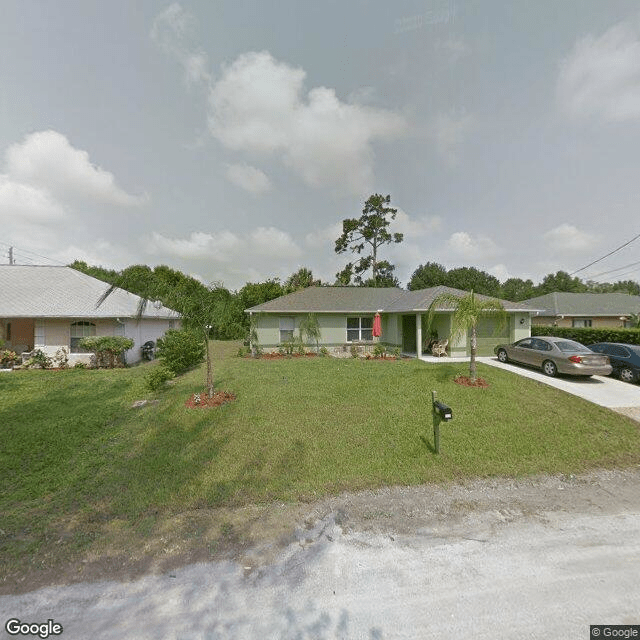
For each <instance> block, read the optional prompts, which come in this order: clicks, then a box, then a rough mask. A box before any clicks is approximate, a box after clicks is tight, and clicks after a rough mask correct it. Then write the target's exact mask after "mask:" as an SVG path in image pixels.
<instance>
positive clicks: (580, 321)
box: [571, 318, 593, 327]
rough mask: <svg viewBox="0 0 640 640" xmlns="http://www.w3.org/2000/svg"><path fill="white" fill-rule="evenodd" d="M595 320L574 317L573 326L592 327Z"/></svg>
mask: <svg viewBox="0 0 640 640" xmlns="http://www.w3.org/2000/svg"><path fill="white" fill-rule="evenodd" d="M592 325H593V320H592V319H591V318H574V319H573V321H572V322H571V326H572V327H591V326H592Z"/></svg>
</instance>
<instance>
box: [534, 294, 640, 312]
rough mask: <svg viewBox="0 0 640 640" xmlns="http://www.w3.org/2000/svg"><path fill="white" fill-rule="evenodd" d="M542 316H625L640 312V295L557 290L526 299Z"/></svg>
mask: <svg viewBox="0 0 640 640" xmlns="http://www.w3.org/2000/svg"><path fill="white" fill-rule="evenodd" d="M524 304H525V305H526V306H528V307H531V308H538V309H541V310H542V311H540V313H539V315H541V316H623V315H629V314H631V313H638V312H640V296H632V295H629V294H628V293H569V292H566V291H556V292H554V293H548V294H546V295H544V296H538V297H537V298H529V299H528V300H524Z"/></svg>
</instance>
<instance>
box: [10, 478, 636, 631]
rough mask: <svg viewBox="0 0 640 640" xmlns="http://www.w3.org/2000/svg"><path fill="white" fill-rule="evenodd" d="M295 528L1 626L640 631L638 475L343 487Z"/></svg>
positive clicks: (39, 602)
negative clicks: (608, 627) (353, 490)
mask: <svg viewBox="0 0 640 640" xmlns="http://www.w3.org/2000/svg"><path fill="white" fill-rule="evenodd" d="M298 525H299V526H297V527H295V528H294V529H293V532H292V534H291V536H290V538H289V540H288V542H287V544H283V543H282V540H280V541H279V542H278V541H276V540H270V539H268V538H265V539H263V540H261V541H260V542H259V543H257V544H256V545H254V546H253V547H252V548H250V549H248V550H244V551H243V554H242V555H241V556H239V557H237V558H235V559H234V560H228V561H223V562H211V563H203V564H194V565H189V566H184V567H182V568H179V569H176V570H173V571H171V572H167V573H163V574H159V575H149V576H145V577H143V578H141V579H138V580H135V581H131V582H116V581H104V582H98V583H81V584H75V585H69V586H57V587H47V588H44V589H40V590H38V591H34V592H30V593H25V594H23V595H9V596H3V597H0V621H1V622H2V624H3V627H4V623H5V621H6V620H8V619H10V618H17V619H20V620H21V621H22V622H29V623H31V622H36V623H42V622H46V621H47V620H48V619H53V620H54V621H55V623H59V624H61V625H62V627H63V633H62V635H61V636H60V637H62V638H63V639H64V640H75V639H85V638H95V639H98V640H102V639H105V640H108V639H112V638H113V639H116V638H117V639H121V638H126V639H134V640H135V639H141V640H143V639H144V640H146V639H152V638H153V639H154V640H155V639H160V638H161V639H175V640H178V639H180V640H191V639H193V640H195V639H208V638H212V639H213V638H215V639H220V640H222V639H225V640H226V639H232V638H233V639H234V640H236V639H243V638H260V639H261V640H262V639H274V640H275V639H278V640H281V639H283V638H287V639H288V638H291V639H294V638H295V639H301V640H302V639H307V638H309V639H312V638H313V639H325V638H326V639H333V638H345V639H346V638H367V639H376V640H381V639H385V640H389V639H395V638H407V639H408V638H411V639H414V638H474V639H482V638H487V639H488V638H492V639H493V638H505V639H506V638H509V639H512V638H545V639H546V638H553V639H554V640H556V639H563V638H567V639H569V638H571V639H572V640H573V639H575V638H585V639H587V638H589V625H590V624H605V623H606V624H636V625H638V624H640V579H639V576H640V469H638V468H636V469H632V470H627V471H602V472H598V473H592V474H588V475H584V476H579V477H543V478H536V479H529V480H522V481H513V480H482V481H476V482H473V483H469V484H465V485H456V486H450V487H432V486H427V487H417V488H415V487H414V488H403V487H398V488H393V489H387V490H383V491H378V492H362V493H359V494H354V495H343V496H339V497H336V498H331V499H327V500H323V501H321V502H318V503H317V504H314V505H310V506H309V507H308V508H307V509H306V513H305V514H304V518H302V519H301V520H300V521H299V523H298ZM4 633H5V636H6V637H21V636H9V635H8V634H7V633H6V632H4ZM50 637H54V636H50Z"/></svg>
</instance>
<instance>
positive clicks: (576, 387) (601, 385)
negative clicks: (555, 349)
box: [478, 357, 640, 409]
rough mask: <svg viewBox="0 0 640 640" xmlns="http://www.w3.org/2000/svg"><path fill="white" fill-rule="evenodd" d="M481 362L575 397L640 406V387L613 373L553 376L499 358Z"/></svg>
mask: <svg viewBox="0 0 640 640" xmlns="http://www.w3.org/2000/svg"><path fill="white" fill-rule="evenodd" d="M478 362H483V363H484V364H488V365H491V366H492V367H498V368H499V369H505V370H507V371H511V372H512V373H516V374H518V375H520V376H524V377H526V378H531V379H532V380H537V381H538V382H542V383H544V384H548V385H549V386H551V387H556V388H557V389H562V390H563V391H566V392H567V393H571V394H573V395H574V396H579V397H580V398H584V399H585V400H588V401H589V402H593V403H594V404H597V405H600V406H601V407H608V408H609V409H616V408H620V407H640V386H639V385H637V384H630V383H628V382H622V381H621V380H617V379H616V378H612V377H610V376H591V377H590V378H587V377H583V376H557V377H555V378H551V377H550V376H546V375H544V373H542V372H541V371H537V370H535V369H529V368H528V367H525V366H521V365H516V364H510V363H502V362H500V361H499V360H498V359H497V358H487V357H481V358H478Z"/></svg>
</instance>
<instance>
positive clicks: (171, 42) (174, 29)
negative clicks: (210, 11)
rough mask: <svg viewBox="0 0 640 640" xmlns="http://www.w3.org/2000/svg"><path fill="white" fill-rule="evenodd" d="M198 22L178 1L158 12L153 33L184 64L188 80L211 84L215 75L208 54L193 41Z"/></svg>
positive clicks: (188, 81)
mask: <svg viewBox="0 0 640 640" xmlns="http://www.w3.org/2000/svg"><path fill="white" fill-rule="evenodd" d="M195 24H196V21H195V18H194V16H193V14H191V13H190V12H188V11H185V10H184V9H183V8H182V6H181V5H180V4H178V3H177V2H174V3H173V4H171V5H169V6H168V7H167V8H166V9H165V10H164V11H162V12H161V13H159V14H158V15H157V16H156V19H155V20H154V21H153V25H152V27H151V34H150V35H151V39H152V40H153V41H154V42H156V43H157V44H158V45H159V46H160V47H161V48H162V49H163V50H164V51H165V52H166V53H168V54H171V55H173V56H174V57H175V58H177V60H178V61H179V62H180V64H181V65H182V66H183V68H184V77H185V80H186V82H187V84H189V85H197V84H200V85H204V86H208V85H209V84H210V83H211V75H210V74H209V70H208V66H209V61H208V58H207V55H206V54H205V53H204V52H203V51H201V50H195V47H194V46H193V45H192V40H193V33H194V31H195Z"/></svg>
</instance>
